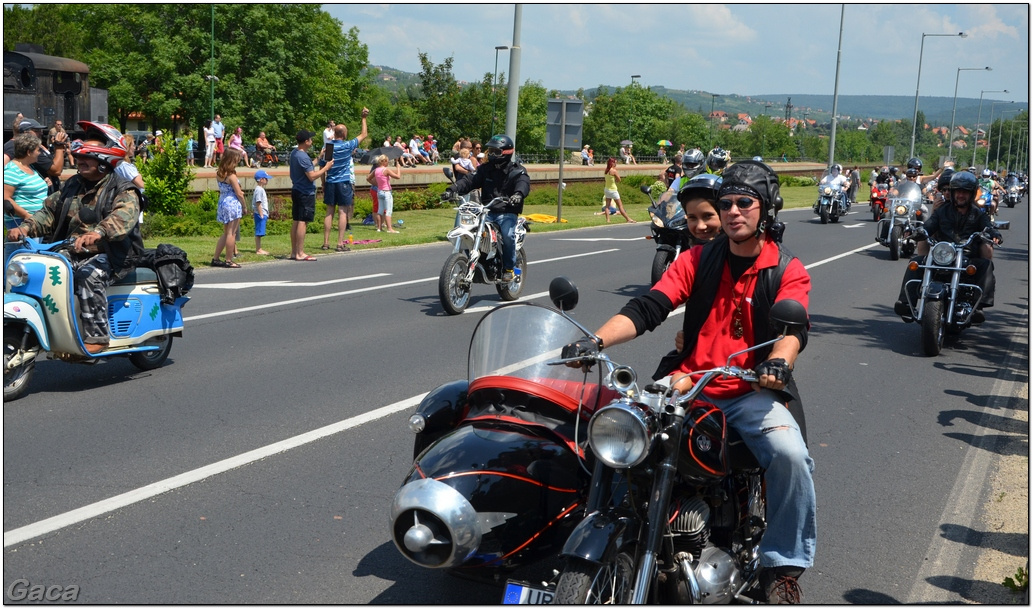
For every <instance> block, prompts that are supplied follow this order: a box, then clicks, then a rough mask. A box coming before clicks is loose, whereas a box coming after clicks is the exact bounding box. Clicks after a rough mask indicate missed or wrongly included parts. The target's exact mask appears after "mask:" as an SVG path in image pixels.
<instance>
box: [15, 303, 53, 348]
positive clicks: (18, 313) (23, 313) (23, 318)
mask: <svg viewBox="0 0 1033 609" xmlns="http://www.w3.org/2000/svg"><path fill="white" fill-rule="evenodd" d="M17 322H22V323H25V324H28V326H29V327H30V328H32V331H33V332H35V334H36V338H37V340H39V344H40V347H42V349H43V350H44V351H50V337H49V335H48V333H47V326H46V324H45V323H44V321H43V309H42V308H41V307H40V305H39V303H38V302H36V299H35V298H30V297H28V296H25V295H22V294H15V293H10V292H8V293H5V294H4V326H6V325H7V324H9V323H17ZM5 331H6V330H5Z"/></svg>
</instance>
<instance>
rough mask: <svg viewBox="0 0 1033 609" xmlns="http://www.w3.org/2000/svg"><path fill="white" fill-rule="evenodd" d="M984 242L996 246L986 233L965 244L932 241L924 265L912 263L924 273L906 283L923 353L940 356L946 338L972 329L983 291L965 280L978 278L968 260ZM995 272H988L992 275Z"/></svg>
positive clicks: (976, 234) (970, 237)
mask: <svg viewBox="0 0 1033 609" xmlns="http://www.w3.org/2000/svg"><path fill="white" fill-rule="evenodd" d="M984 241H985V242H987V243H990V244H993V243H994V241H993V239H992V238H991V237H990V235H989V234H987V233H986V232H982V233H972V234H971V235H970V236H969V238H968V240H967V241H965V242H964V243H953V242H951V241H940V242H937V243H933V242H932V240H931V239H930V248H929V254H928V255H927V256H926V259H925V264H919V263H918V262H915V261H911V262H910V263H909V264H910V265H911V266H910V268H911V270H917V269H923V270H924V271H925V272H924V273H923V274H922V278H921V279H912V280H911V281H908V282H907V285H906V286H905V290H904V293H905V295H906V296H907V300H908V303H907V304H908V306H909V307H910V308H911V316H912V318H913V319H914V321H916V322H918V324H919V325H920V326H921V327H922V350H923V351H924V352H925V354H926V355H929V356H935V355H939V353H940V350H941V349H942V348H943V342H944V336H945V335H947V334H951V335H957V334H959V333H961V331H962V330H963V329H964V328H967V327H968V326H970V325H972V323H973V314H974V313H975V311H976V306H977V305H978V304H979V301H980V299H981V298H982V296H983V290H982V289H981V288H980V287H979V286H977V285H975V284H972V283H966V282H965V279H967V278H970V277H972V276H973V275H974V274H975V267H972V266H971V265H970V263H969V260H970V259H971V258H972V253H973V250H974V249H975V248H978V247H979V246H980V244H982V243H983V242H984ZM992 268H993V267H991V270H990V271H988V272H993V271H992ZM915 295H917V296H915Z"/></svg>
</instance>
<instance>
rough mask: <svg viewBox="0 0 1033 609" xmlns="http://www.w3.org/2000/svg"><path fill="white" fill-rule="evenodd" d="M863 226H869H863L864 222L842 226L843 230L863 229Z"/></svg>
mask: <svg viewBox="0 0 1033 609" xmlns="http://www.w3.org/2000/svg"><path fill="white" fill-rule="evenodd" d="M865 226H869V225H868V224H865V223H864V222H858V223H857V224H844V225H843V228H862V227H865Z"/></svg>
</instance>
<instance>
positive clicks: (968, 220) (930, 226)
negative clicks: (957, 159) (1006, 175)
mask: <svg viewBox="0 0 1033 609" xmlns="http://www.w3.org/2000/svg"><path fill="white" fill-rule="evenodd" d="M978 189H979V184H978V182H977V180H976V176H974V175H972V174H971V173H969V172H967V171H960V172H957V173H955V174H954V175H953V176H951V179H950V200H951V202H952V205H941V206H940V207H939V208H937V209H936V211H935V212H933V214H932V216H930V217H929V219H928V220H926V221H925V223H924V225H923V229H924V231H925V233H926V234H927V235H928V236H929V237H932V238H933V239H935V240H936V241H953V242H954V243H961V242H964V241H966V240H967V239H968V238H969V236H970V235H972V233H978V232H981V231H983V230H988V232H989V233H990V235H991V236H992V237H993V239H994V241H995V242H996V243H997V244H1001V243H1003V242H1004V238H1003V237H1002V236H1001V232H1000V231H998V230H997V229H996V228H994V225H993V223H992V222H991V221H990V216H989V215H987V213H986V212H984V211H983V210H981V209H979V207H977V206H976V205H975V199H976V191H977V190H978ZM915 251H916V253H917V255H916V256H915V257H914V258H913V259H912V260H915V261H917V262H918V263H919V264H922V263H923V262H924V261H925V257H926V255H928V253H929V244H928V242H926V241H921V242H919V244H918V247H917V249H916V250H915ZM992 258H993V248H992V247H991V246H990V244H988V243H983V244H981V245H980V247H979V249H978V250H977V251H976V252H974V253H973V255H972V257H971V258H970V259H969V262H970V263H971V264H972V265H973V266H975V267H976V274H975V275H974V276H973V277H972V280H971V281H970V282H968V283H972V284H975V285H977V286H979V287H980V288H982V290H983V296H982V299H981V300H980V302H979V305H978V307H977V310H976V311H975V312H974V313H973V314H972V321H973V322H974V323H981V322H982V321H983V320H984V319H985V316H984V314H983V312H982V310H981V309H983V308H984V307H992V306H994V287H995V285H996V282H995V280H994V265H993V261H992ZM909 266H910V265H909ZM921 277H922V270H921V269H915V270H914V271H912V270H910V269H908V270H907V271H906V272H905V273H904V280H903V281H902V282H901V284H900V296H899V297H898V298H897V302H896V303H894V304H893V312H894V313H896V314H897V315H900V317H901V318H902V319H903V320H904V321H912V318H911V308H910V307H909V306H908V304H907V296H906V294H905V293H904V286H906V285H907V282H908V281H910V280H912V279H921Z"/></svg>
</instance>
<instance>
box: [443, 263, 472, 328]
mask: <svg viewBox="0 0 1033 609" xmlns="http://www.w3.org/2000/svg"><path fill="white" fill-rule="evenodd" d="M469 265H470V259H469V258H468V257H467V256H466V254H464V253H462V252H455V253H454V254H452V255H451V256H449V257H448V260H445V266H443V267H441V275H440V276H439V277H438V298H439V299H441V308H443V309H445V312H446V313H448V314H449V315H459V314H460V313H462V312H463V311H465V310H466V306H467V305H469V304H470V287H471V286H470V284H469V283H467V282H466V271H467V268H468V267H469Z"/></svg>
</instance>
